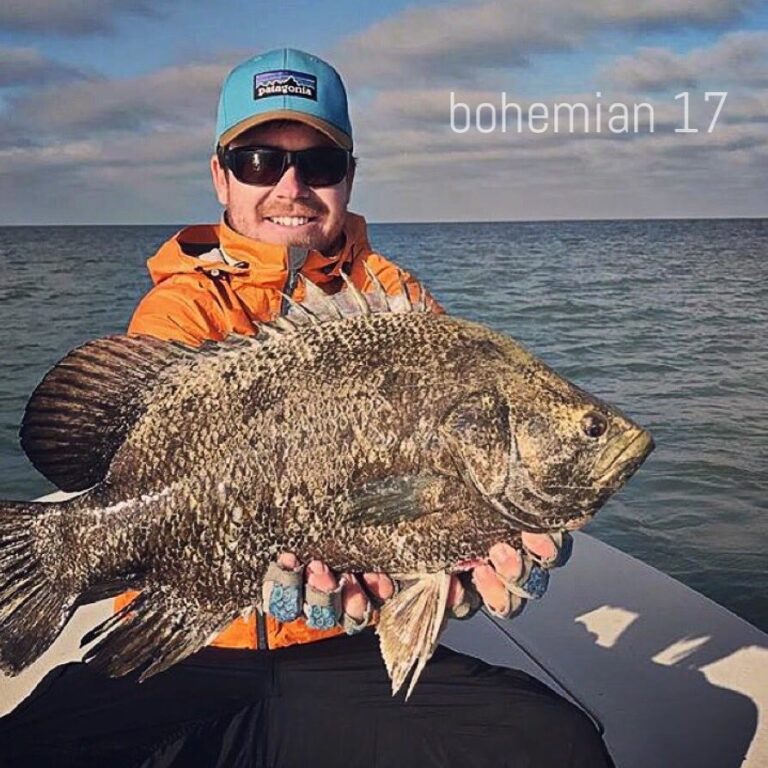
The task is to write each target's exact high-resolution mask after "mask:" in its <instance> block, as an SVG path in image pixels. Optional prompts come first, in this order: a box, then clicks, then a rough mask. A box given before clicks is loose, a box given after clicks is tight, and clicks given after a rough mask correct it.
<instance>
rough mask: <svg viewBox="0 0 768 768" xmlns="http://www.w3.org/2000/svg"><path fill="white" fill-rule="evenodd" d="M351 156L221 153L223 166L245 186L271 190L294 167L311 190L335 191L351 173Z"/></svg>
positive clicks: (330, 151) (328, 151)
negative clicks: (324, 189)
mask: <svg viewBox="0 0 768 768" xmlns="http://www.w3.org/2000/svg"><path fill="white" fill-rule="evenodd" d="M350 157H351V155H350V153H349V151H347V150H346V149H342V148H341V147H311V148H310V149H299V150H296V151H294V152H292V151H289V150H287V149H279V148H277V147H234V148H233V149H224V150H221V149H220V151H219V159H220V161H221V163H222V165H224V166H226V167H227V168H229V170H230V171H232V174H233V175H234V177H235V178H236V179H237V180H238V181H240V182H242V183H243V184H253V185H256V186H259V187H271V186H274V185H275V184H277V182H278V181H280V179H281V178H282V176H283V174H284V173H285V172H286V171H287V170H288V168H290V167H291V166H294V167H295V168H296V171H297V172H298V174H299V176H300V177H301V179H302V181H303V182H304V183H305V184H307V185H308V186H310V187H332V186H334V184H338V183H339V182H340V181H341V180H342V179H343V178H344V177H345V176H346V175H347V171H348V170H349V163H350Z"/></svg>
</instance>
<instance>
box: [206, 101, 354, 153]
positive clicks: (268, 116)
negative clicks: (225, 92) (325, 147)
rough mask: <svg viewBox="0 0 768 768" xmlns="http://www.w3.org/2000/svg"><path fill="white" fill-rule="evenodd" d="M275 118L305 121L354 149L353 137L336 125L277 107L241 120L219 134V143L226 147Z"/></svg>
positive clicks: (346, 146) (345, 147)
mask: <svg viewBox="0 0 768 768" xmlns="http://www.w3.org/2000/svg"><path fill="white" fill-rule="evenodd" d="M273 120H293V121H294V122H296V123H304V125H308V126H309V127H310V128H314V129H315V130H318V131H320V133H323V134H325V135H326V136H327V137H328V138H329V139H330V140H331V141H333V142H334V143H335V144H338V145H339V146H340V147H342V148H343V149H352V139H351V138H350V137H349V136H347V134H346V133H344V132H343V131H340V130H339V129H338V128H336V126H334V125H331V124H330V123H328V122H326V121H325V120H322V119H321V118H319V117H315V116H314V115H308V114H307V113H306V112H297V111H295V110H293V109H276V110H274V111H272V112H264V113H263V114H261V115H253V116H252V117H249V118H247V119H245V120H241V121H240V122H239V123H237V124H235V125H233V126H232V127H231V128H230V129H229V130H227V131H224V133H222V134H221V136H219V145H220V146H222V147H226V146H227V144H229V142H230V141H232V140H233V139H236V138H237V137H238V136H239V135H240V134H241V133H245V132H246V131H247V130H249V129H250V128H254V127H256V126H257V125H262V124H263V123H270V122H272V121H273Z"/></svg>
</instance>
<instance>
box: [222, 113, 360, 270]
mask: <svg viewBox="0 0 768 768" xmlns="http://www.w3.org/2000/svg"><path fill="white" fill-rule="evenodd" d="M229 146H230V147H246V146H247V147H254V146H266V147H277V148H280V149H287V150H299V149H309V148H311V147H326V146H330V147H332V146H335V144H334V143H333V141H331V139H329V138H328V137H327V136H325V134H322V133H320V131H316V130H315V129H314V128H311V127H310V126H308V125H305V124H304V123H297V122H288V121H276V122H270V123H264V124H263V125H259V126H256V127H255V128H251V129H250V130H249V131H246V132H245V133H243V134H242V135H240V136H238V137H237V138H236V139H234V140H233V141H232V142H231V144H230V145H229ZM211 174H212V176H213V185H214V188H215V190H216V196H217V197H218V199H219V202H220V203H221V204H222V205H223V206H224V207H225V208H226V213H227V221H228V223H229V225H230V226H231V227H232V228H233V229H234V230H235V231H236V232H239V233H240V234H241V235H245V236H246V237H250V238H252V239H254V240H260V241H262V242H264V243H272V244H274V245H297V246H301V247H304V248H312V249H314V250H318V251H322V252H324V253H328V254H329V255H330V254H332V253H333V252H334V251H335V250H337V249H338V248H339V246H340V245H341V232H342V229H343V227H344V220H345V218H346V214H347V205H348V203H349V197H350V194H351V192H352V180H353V176H354V169H352V168H351V169H350V171H349V173H348V174H347V176H346V178H344V179H342V181H341V182H339V183H338V184H336V185H334V186H332V187H316V188H315V187H310V186H307V184H305V183H304V181H303V180H302V178H301V176H300V175H299V174H298V173H297V170H296V167H295V166H293V165H292V166H290V167H289V168H288V169H287V170H286V171H285V173H284V174H283V176H282V178H281V179H280V180H279V181H278V182H277V184H275V185H274V186H269V187H263V186H253V185H250V184H244V183H242V182H240V181H238V180H237V179H236V178H235V177H234V175H233V174H232V173H231V172H230V171H229V170H227V169H225V168H222V166H221V164H220V162H219V159H218V157H217V156H216V154H214V155H213V157H212V158H211ZM280 217H290V218H294V219H295V218H301V219H307V221H302V222H299V223H296V222H295V221H294V222H289V221H286V220H285V219H283V220H282V221H276V220H275V219H279V218H280Z"/></svg>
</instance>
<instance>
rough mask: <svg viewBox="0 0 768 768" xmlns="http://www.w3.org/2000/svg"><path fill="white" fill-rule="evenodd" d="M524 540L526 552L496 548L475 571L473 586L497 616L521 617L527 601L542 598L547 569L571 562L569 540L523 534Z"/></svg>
mask: <svg viewBox="0 0 768 768" xmlns="http://www.w3.org/2000/svg"><path fill="white" fill-rule="evenodd" d="M522 540H523V550H519V549H515V548H514V547H511V546H510V545H509V544H503V543H500V544H495V545H494V546H493V547H491V550H490V552H489V553H488V556H489V558H488V559H489V562H488V563H483V564H481V565H477V566H476V567H475V568H474V570H473V573H472V583H473V584H474V586H475V587H476V589H477V591H478V592H479V594H480V597H481V598H482V600H483V603H485V606H486V608H488V610H489V611H490V612H491V613H492V614H494V615H495V616H500V617H502V618H511V617H512V616H515V615H517V614H518V613H520V611H521V610H522V608H523V606H524V605H525V600H526V599H528V598H539V597H541V596H542V595H543V594H544V593H545V592H546V590H547V585H548V582H549V578H548V573H547V569H548V568H552V567H554V566H558V565H564V564H565V561H566V560H567V559H568V555H569V548H570V540H569V539H561V540H558V538H557V537H552V536H550V535H548V534H545V533H523V535H522ZM558 544H560V545H561V546H560V547H558ZM462 594H465V592H464V590H463V587H462ZM459 603H461V601H459Z"/></svg>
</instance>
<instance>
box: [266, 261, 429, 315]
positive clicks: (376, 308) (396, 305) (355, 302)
mask: <svg viewBox="0 0 768 768" xmlns="http://www.w3.org/2000/svg"><path fill="white" fill-rule="evenodd" d="M363 266H364V268H365V271H366V273H367V275H368V278H369V280H370V282H371V285H372V286H373V290H371V291H366V292H365V293H363V292H361V291H360V289H359V288H357V287H356V286H355V284H354V283H353V282H352V281H351V280H350V279H349V277H347V275H345V274H344V272H340V273H339V274H340V275H341V277H342V279H343V280H344V282H345V284H346V286H345V288H344V290H342V291H339V292H338V293H332V294H328V293H326V292H325V291H324V290H323V289H322V288H320V287H319V286H318V285H316V284H315V283H313V282H312V281H311V280H309V279H308V278H307V277H305V276H304V275H301V280H302V281H303V284H304V301H302V302H300V303H299V302H296V301H294V300H293V299H292V298H291V297H290V296H287V295H285V294H283V295H284V298H286V299H287V300H288V305H289V311H288V315H287V319H288V320H289V321H290V322H293V323H294V324H295V325H297V326H302V325H317V324H319V323H328V322H335V321H338V320H343V319H345V318H347V317H354V316H357V315H377V314H386V313H398V314H399V313H403V312H429V311H430V309H429V307H428V304H427V293H426V291H425V290H424V287H423V286H422V285H421V284H420V283H417V284H416V285H417V286H418V287H417V288H416V289H415V290H416V292H417V296H416V298H411V294H410V293H409V291H408V286H407V285H406V284H405V282H404V280H403V279H402V278H401V279H400V284H399V287H400V290H399V291H398V293H395V294H387V292H386V291H385V290H384V286H383V285H382V284H381V281H380V280H379V279H378V277H376V275H375V274H374V273H373V272H372V271H371V269H370V268H369V267H368V265H367V264H364V265H363ZM281 319H285V318H281ZM273 322H274V321H273Z"/></svg>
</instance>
